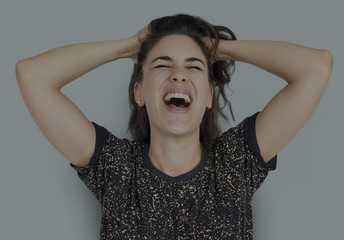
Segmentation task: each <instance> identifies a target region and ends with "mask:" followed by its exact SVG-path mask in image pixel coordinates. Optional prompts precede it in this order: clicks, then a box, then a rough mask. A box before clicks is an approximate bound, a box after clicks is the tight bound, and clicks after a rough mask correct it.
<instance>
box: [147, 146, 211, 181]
mask: <svg viewBox="0 0 344 240" xmlns="http://www.w3.org/2000/svg"><path fill="white" fill-rule="evenodd" d="M203 149H204V150H203V152H202V157H201V161H200V162H199V163H198V164H197V165H196V167H194V168H193V169H192V170H190V171H189V172H186V173H184V174H181V175H178V176H176V177H172V176H169V175H167V174H166V173H164V172H162V171H160V170H159V169H158V168H156V167H155V166H154V165H153V163H152V161H151V159H150V157H149V155H148V151H149V143H146V144H145V146H144V148H143V151H142V157H143V162H144V164H145V166H146V167H147V168H148V170H149V171H150V172H151V173H152V174H154V175H155V176H157V177H158V178H160V179H163V180H165V181H166V182H168V183H176V182H180V181H186V180H189V179H191V178H193V177H194V176H195V175H196V174H197V173H198V172H200V171H201V170H202V169H203V168H204V166H205V164H206V162H207V159H208V151H207V149H206V148H203Z"/></svg>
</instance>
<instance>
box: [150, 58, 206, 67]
mask: <svg viewBox="0 0 344 240" xmlns="http://www.w3.org/2000/svg"><path fill="white" fill-rule="evenodd" d="M158 60H164V61H169V62H172V60H173V59H172V58H171V57H169V56H160V57H157V58H155V59H154V60H153V61H152V63H154V62H155V61H158ZM185 61H186V62H200V63H202V64H203V65H204V66H205V63H204V62H203V61H202V60H201V59H199V58H196V57H191V58H187V59H185Z"/></svg>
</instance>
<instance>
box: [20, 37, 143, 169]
mask: <svg viewBox="0 0 344 240" xmlns="http://www.w3.org/2000/svg"><path fill="white" fill-rule="evenodd" d="M138 47H139V41H138V34H136V35H135V36H133V37H131V38H126V39H120V40H113V41H106V42H94V43H81V44H73V45H68V46H63V47H59V48H56V49H53V50H50V51H48V52H45V53H42V54H40V55H38V56H35V57H32V58H29V59H25V60H21V61H19V62H18V63H17V65H16V75H17V81H18V85H19V88H20V91H21V93H22V96H23V99H24V101H25V103H26V105H27V107H28V109H29V111H30V113H31V115H32V117H33V119H34V120H35V122H36V124H37V126H38V127H39V129H40V130H41V132H42V133H43V135H44V136H45V137H46V138H47V139H48V140H49V142H50V143H51V144H52V145H53V146H54V147H55V148H56V149H57V150H58V151H59V152H61V153H62V154H63V155H64V156H65V157H66V158H67V159H68V160H69V161H70V162H71V163H73V164H74V165H76V166H85V165H87V163H88V162H89V161H90V158H91V156H92V154H93V152H94V146H95V130H94V127H93V126H92V123H90V121H89V120H88V119H87V118H86V117H85V116H84V115H83V114H82V112H81V111H80V110H79V109H78V108H77V106H75V105H74V104H73V103H72V102H71V101H70V100H69V99H68V98H67V97H66V96H65V95H63V94H62V93H61V91H60V90H61V88H62V87H63V86H65V85H66V84H68V83H70V82H71V81H73V80H75V79H76V78H78V77H80V76H82V75H83V74H85V73H87V72H89V71H90V70H92V69H94V68H97V67H99V66H101V65H103V64H105V63H108V62H111V61H114V60H116V59H119V58H125V57H128V58H133V57H135V54H136V52H137V49H138Z"/></svg>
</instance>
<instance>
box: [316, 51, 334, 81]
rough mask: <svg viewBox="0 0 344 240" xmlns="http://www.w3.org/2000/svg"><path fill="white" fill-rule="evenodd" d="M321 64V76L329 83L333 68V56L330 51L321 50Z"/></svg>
mask: <svg viewBox="0 0 344 240" xmlns="http://www.w3.org/2000/svg"><path fill="white" fill-rule="evenodd" d="M320 59H321V64H320V67H319V70H320V71H319V74H320V75H321V77H322V79H324V80H326V81H328V80H330V77H331V74H332V68H333V55H332V54H331V52H330V51H327V50H321V58H320Z"/></svg>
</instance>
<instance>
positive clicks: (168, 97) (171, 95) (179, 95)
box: [164, 93, 191, 103]
mask: <svg viewBox="0 0 344 240" xmlns="http://www.w3.org/2000/svg"><path fill="white" fill-rule="evenodd" d="M171 98H183V99H184V101H185V102H186V103H190V102H191V100H190V97H189V96H188V95H187V94H185V93H168V94H167V95H166V96H165V98H164V100H165V101H166V102H168V101H170V100H171Z"/></svg>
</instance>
